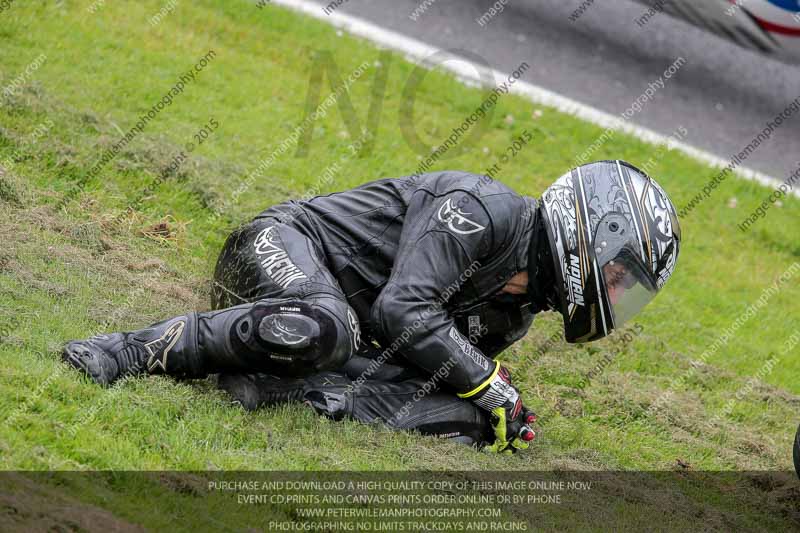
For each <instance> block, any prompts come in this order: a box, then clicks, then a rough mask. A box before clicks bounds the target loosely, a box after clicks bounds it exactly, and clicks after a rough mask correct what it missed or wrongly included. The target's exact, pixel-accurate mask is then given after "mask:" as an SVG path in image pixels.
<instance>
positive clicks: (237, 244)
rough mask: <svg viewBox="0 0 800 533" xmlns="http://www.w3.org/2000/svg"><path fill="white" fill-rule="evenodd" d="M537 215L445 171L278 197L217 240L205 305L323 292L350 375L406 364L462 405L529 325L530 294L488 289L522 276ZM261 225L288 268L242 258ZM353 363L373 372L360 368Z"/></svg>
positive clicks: (493, 185) (474, 178) (497, 186)
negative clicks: (343, 336) (348, 313)
mask: <svg viewBox="0 0 800 533" xmlns="http://www.w3.org/2000/svg"><path fill="white" fill-rule="evenodd" d="M538 216H539V215H538V210H537V202H536V200H534V199H532V198H528V197H522V196H520V195H518V194H516V193H515V192H514V191H512V190H511V189H509V188H508V187H506V186H505V185H503V184H502V183H500V182H497V181H494V180H492V179H490V178H488V177H486V176H479V175H474V174H468V173H464V172H452V171H447V172H437V173H430V174H423V175H417V176H410V177H406V178H399V179H382V180H378V181H374V182H370V183H367V184H364V185H362V186H360V187H357V188H354V189H351V190H347V191H344V192H339V193H334V194H329V195H325V196H317V197H314V198H310V199H307V200H297V201H289V202H286V203H283V204H280V205H276V206H273V207H271V208H269V209H267V210H266V211H264V212H263V213H261V214H260V215H258V216H257V217H256V218H255V219H254V220H253V221H252V222H251V223H249V224H248V225H246V226H244V227H243V228H240V229H239V230H238V231H237V232H235V233H234V234H233V235H232V236H231V237H230V238H229V240H228V242H227V243H226V246H225V247H224V249H223V252H222V254H221V256H220V260H219V262H218V266H217V272H216V276H215V278H216V286H215V290H214V293H213V298H214V306H215V308H218V309H219V308H223V307H229V306H233V305H237V304H242V303H243V302H255V301H259V300H263V299H265V298H283V297H291V298H298V299H301V300H302V299H304V298H309V297H310V296H311V295H317V296H318V295H319V294H322V293H324V294H325V297H326V298H327V299H328V300H330V301H331V302H334V304H332V305H328V304H326V305H327V307H328V308H329V309H331V310H332V311H331V312H332V313H333V314H338V315H343V314H344V313H345V310H347V309H352V310H353V311H354V313H355V316H356V317H357V321H358V323H359V325H360V329H361V339H360V348H359V351H358V354H357V355H356V354H352V355H353V356H354V358H353V359H352V360H351V361H350V362H349V363H348V364H347V365H345V367H344V372H345V373H347V374H348V375H349V376H350V378H352V379H354V380H358V379H359V378H362V380H361V381H363V379H375V378H380V377H381V374H382V370H381V369H380V366H381V365H386V368H395V367H407V368H409V369H410V372H411V375H413V374H415V373H416V374H417V375H418V376H419V377H420V378H425V377H430V376H437V380H436V381H437V383H436V384H437V387H438V388H439V389H441V390H445V391H447V392H446V396H447V398H450V399H452V400H453V401H457V402H461V403H464V402H465V401H464V400H459V399H458V398H456V397H455V394H454V393H455V392H465V391H469V390H472V389H473V388H475V387H476V386H478V385H479V384H481V383H482V382H484V381H485V380H486V379H487V377H488V376H489V375H490V373H491V372H492V370H493V369H494V364H493V363H492V362H491V361H490V360H491V358H493V357H494V356H496V355H497V354H498V353H500V352H501V351H502V350H503V349H505V348H506V347H507V346H509V345H510V344H512V343H513V342H515V341H517V340H519V339H520V338H521V337H523V336H524V335H525V333H526V332H527V330H528V328H529V326H530V324H531V322H532V320H533V312H532V311H533V310H532V306H531V301H530V297H528V296H523V297H517V296H511V295H507V294H501V293H500V290H501V289H502V287H503V286H504V285H505V284H506V283H507V282H508V281H509V279H510V278H511V277H512V276H514V275H515V274H516V273H518V272H521V271H524V270H526V269H527V267H528V264H527V263H528V258H529V250H528V247H529V243H530V241H531V235H532V232H533V231H534V228H535V227H538V226H537V224H536V221H537V217H538ZM264 228H272V229H269V230H266V231H269V232H271V233H270V235H273V234H274V235H277V236H278V237H279V239H275V241H274V242H276V243H278V245H279V247H280V248H281V249H282V250H285V251H287V253H288V259H289V260H290V263H285V262H284V263H280V264H279V263H273V264H270V265H268V267H265V266H264V265H265V262H264V260H263V259H262V258H263V255H258V254H254V253H253V242H254V240H256V239H257V238H258V237H257V236H258V235H263V232H264V231H265V229H264ZM537 231H538V230H537ZM258 248H259V247H258V246H256V249H257V250H258ZM262 251H263V250H262ZM305 254H307V255H308V257H304V255H305ZM304 265H306V266H304ZM308 265H312V266H311V267H309V266H308ZM293 268H297V272H295V270H293ZM309 269H311V270H314V271H313V272H311V271H310V270H309ZM298 272H299V273H298ZM295 278H296V279H295ZM287 280H289V281H288V282H287ZM539 292H544V291H539ZM342 300H343V301H342ZM339 301H341V302H340V303H341V304H342V305H341V307H340V308H338V309H337V308H336V304H335V302H339ZM348 306H349V307H348ZM340 318H341V320H342V322H344V321H346V320H348V319H347V318H346V317H344V316H340ZM350 320H351V321H352V319H350ZM356 336H357V334H356ZM364 357H367V358H371V359H373V360H376V359H377V362H378V363H380V364H370V365H365V364H364V360H363V358H364ZM370 369H371V370H370ZM442 369H445V370H446V372H443V371H442ZM262 370H263V369H262ZM277 373H280V372H277ZM300 373H301V374H302V372H300ZM295 374H297V372H295ZM407 377H408V376H407V375H406V376H404V377H403V379H405V378H407ZM462 407H463V406H462ZM378 418H381V417H380V416H378ZM382 418H384V419H385V418H387V416H383V417H382Z"/></svg>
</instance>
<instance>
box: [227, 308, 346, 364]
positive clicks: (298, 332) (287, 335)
mask: <svg viewBox="0 0 800 533" xmlns="http://www.w3.org/2000/svg"><path fill="white" fill-rule="evenodd" d="M232 334H233V336H234V338H235V339H236V340H238V341H240V342H241V343H243V344H244V345H245V346H247V347H248V348H249V350H251V351H254V352H256V353H260V354H262V355H264V356H266V357H268V358H269V359H270V360H272V361H273V362H275V363H276V364H280V365H281V366H286V367H287V368H286V370H288V371H289V373H291V374H306V373H308V372H309V371H316V370H324V369H330V368H335V367H338V366H341V365H342V364H344V362H345V361H347V359H348V358H349V357H350V355H351V353H352V350H353V347H352V346H353V344H352V342H351V339H350V337H351V336H350V335H349V334H348V332H347V327H346V326H345V325H344V324H343V323H342V320H341V319H340V318H339V317H337V316H336V315H335V314H334V313H332V312H331V311H329V310H328V309H326V308H325V307H321V306H318V305H312V304H309V303H308V302H306V301H303V300H295V299H286V300H274V299H271V300H265V301H261V302H257V303H255V304H253V306H252V308H251V309H250V310H249V311H248V312H247V313H245V314H243V315H242V316H241V317H240V318H239V320H237V321H236V323H235V324H234V327H233V332H232Z"/></svg>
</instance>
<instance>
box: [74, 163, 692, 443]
mask: <svg viewBox="0 0 800 533" xmlns="http://www.w3.org/2000/svg"><path fill="white" fill-rule="evenodd" d="M680 239H681V233H680V227H679V225H678V219H677V215H676V211H675V208H674V207H673V205H672V203H671V202H670V200H669V198H668V197H667V195H666V193H665V192H664V190H663V189H662V188H661V187H660V186H659V185H658V184H657V183H656V182H655V181H654V180H652V179H651V178H649V177H648V176H646V175H645V174H644V173H643V172H641V171H640V170H638V169H636V168H635V167H633V166H632V165H630V164H628V163H625V162H623V161H600V162H596V163H591V164H588V165H584V166H581V167H578V168H575V169H573V170H571V171H570V172H568V173H567V174H565V175H563V176H562V177H560V178H559V179H558V180H556V182H555V183H554V184H553V185H552V186H550V187H549V188H548V189H547V190H545V192H544V193H543V195H542V197H541V199H539V200H537V199H534V198H530V197H525V196H521V195H518V194H516V193H515V192H514V191H512V190H511V189H510V188H508V187H507V186H505V185H503V184H502V183H500V182H498V181H495V180H493V179H491V178H489V177H487V176H481V175H475V174H469V173H464V172H453V171H444V172H435V173H429V174H422V175H413V176H409V177H405V178H397V179H382V180H378V181H373V182H370V183H366V184H364V185H362V186H360V187H356V188H354V189H351V190H347V191H343V192H339V193H333V194H328V195H324V196H318V197H315V198H311V199H308V200H298V201H289V202H286V203H282V204H279V205H276V206H273V207H270V208H269V209H267V210H266V211H264V212H262V213H261V214H259V215H258V216H257V217H255V219H253V220H252V221H250V222H249V223H247V224H245V225H243V226H242V227H240V228H239V229H237V230H236V231H234V232H233V234H232V235H231V236H230V237H229V238H228V240H227V242H226V244H225V245H224V247H223V250H222V252H221V254H220V257H219V260H218V263H217V268H216V271H215V275H214V289H213V291H212V306H213V308H214V309H215V310H213V311H208V312H191V313H188V314H185V315H181V316H177V317H174V318H170V319H168V320H164V321H162V322H159V323H157V324H154V325H152V326H150V327H147V328H145V329H141V330H136V331H131V332H128V333H114V334H109V335H97V336H94V337H91V338H89V339H87V340H83V341H73V342H70V343H68V344H67V346H66V347H65V348H64V359H65V360H66V361H67V362H69V363H70V364H71V365H73V366H75V367H76V368H78V369H80V370H82V371H83V372H85V373H86V374H87V375H88V376H90V377H91V378H92V379H94V380H95V381H97V382H98V383H100V384H103V385H107V384H110V383H112V382H114V381H115V380H117V379H119V378H121V377H123V376H129V375H134V374H168V375H171V376H176V377H181V378H199V377H203V376H206V375H208V374H215V373H218V374H220V376H219V385H220V386H221V387H222V388H223V389H225V390H227V391H229V392H230V393H231V395H232V396H233V397H234V398H235V399H236V400H237V401H239V402H240V403H241V404H242V405H243V406H244V407H245V408H248V409H255V408H258V407H261V406H265V405H273V404H276V403H281V402H286V401H291V400H298V401H304V402H307V403H309V404H310V405H312V406H313V407H314V409H316V410H317V412H319V413H322V414H324V415H326V416H330V417H333V418H337V419H338V418H343V417H350V418H355V419H357V420H360V421H363V422H381V423H384V424H386V425H388V426H390V427H393V428H397V429H414V430H417V431H420V432H422V433H424V434H430V435H438V436H442V437H447V438H452V439H456V440H458V441H461V442H465V443H470V444H476V445H479V446H485V447H486V448H488V449H489V450H491V451H498V452H499V451H514V450H516V449H521V448H525V447H527V446H528V441H530V440H531V439H533V437H534V432H533V430H532V429H531V427H530V425H531V424H532V423H533V422H534V421H535V415H534V414H533V413H532V412H531V411H529V410H528V409H527V408H525V407H524V405H523V402H522V400H521V398H520V394H519V390H518V388H517V387H516V386H515V385H514V382H513V381H512V379H511V376H510V374H509V372H508V370H507V369H506V368H505V367H504V366H502V365H501V364H500V363H499V362H498V361H496V360H495V357H496V356H497V355H499V354H500V353H501V352H502V351H503V350H505V349H506V348H507V347H508V346H510V345H511V344H513V343H514V342H516V341H518V340H519V339H521V338H522V337H523V336H524V335H525V334H526V332H527V331H528V328H529V327H530V326H531V323H532V322H533V318H534V315H535V314H537V313H539V312H541V311H547V310H555V311H559V312H560V313H561V314H562V316H563V319H564V333H565V338H566V340H567V342H573V343H574V342H579V343H581V342H589V341H593V340H597V339H601V338H603V337H605V336H606V335H608V334H609V333H610V332H611V331H613V330H614V329H617V328H619V327H621V326H622V325H623V324H624V323H625V322H626V321H628V320H629V319H630V318H631V317H632V316H633V315H635V314H636V313H637V312H639V311H640V310H641V309H642V307H643V306H644V305H645V304H647V303H648V302H649V301H650V300H651V299H652V298H653V297H654V296H655V295H656V293H657V292H658V291H659V290H660V289H661V287H662V286H663V285H664V283H665V282H666V281H667V279H668V278H669V276H670V275H671V274H672V272H673V269H674V267H675V262H676V260H677V257H678V251H679V246H680Z"/></svg>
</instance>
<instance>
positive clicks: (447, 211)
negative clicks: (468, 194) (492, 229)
mask: <svg viewBox="0 0 800 533" xmlns="http://www.w3.org/2000/svg"><path fill="white" fill-rule="evenodd" d="M471 214H472V213H465V212H463V211H462V210H461V209H459V208H458V207H456V206H454V205H453V199H452V198H448V199H447V200H445V201H444V203H443V204H442V205H441V207H439V212H438V213H437V216H438V217H439V220H440V221H441V222H442V223H444V224H447V227H448V228H449V229H450V231H452V232H454V233H458V234H459V235H470V234H472V233H478V232H479V231H483V230H485V229H486V226H482V225H480V224H478V223H477V222H475V221H473V220H470V219H469V218H467V215H471Z"/></svg>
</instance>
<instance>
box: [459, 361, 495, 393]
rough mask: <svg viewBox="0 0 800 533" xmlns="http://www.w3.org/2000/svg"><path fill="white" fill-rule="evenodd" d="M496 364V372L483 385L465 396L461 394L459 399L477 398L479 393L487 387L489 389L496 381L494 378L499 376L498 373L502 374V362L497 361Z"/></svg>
mask: <svg viewBox="0 0 800 533" xmlns="http://www.w3.org/2000/svg"><path fill="white" fill-rule="evenodd" d="M494 363H495V367H494V372H492V374H491V375H490V376H489V377H488V378H487V379H486V381H484V382H483V383H481V384H480V385H478V386H477V387H475V388H474V389H472V390H471V391H469V392H465V393H464V394H459V395H458V397H459V398H470V397H472V396H475V395H476V394H478V393H479V392H481V391H482V390H483V389H485V388H486V387H488V386H489V384H490V383H491V382H492V381H494V378H495V377H496V376H497V373H498V372H500V361H495V362H494Z"/></svg>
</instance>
